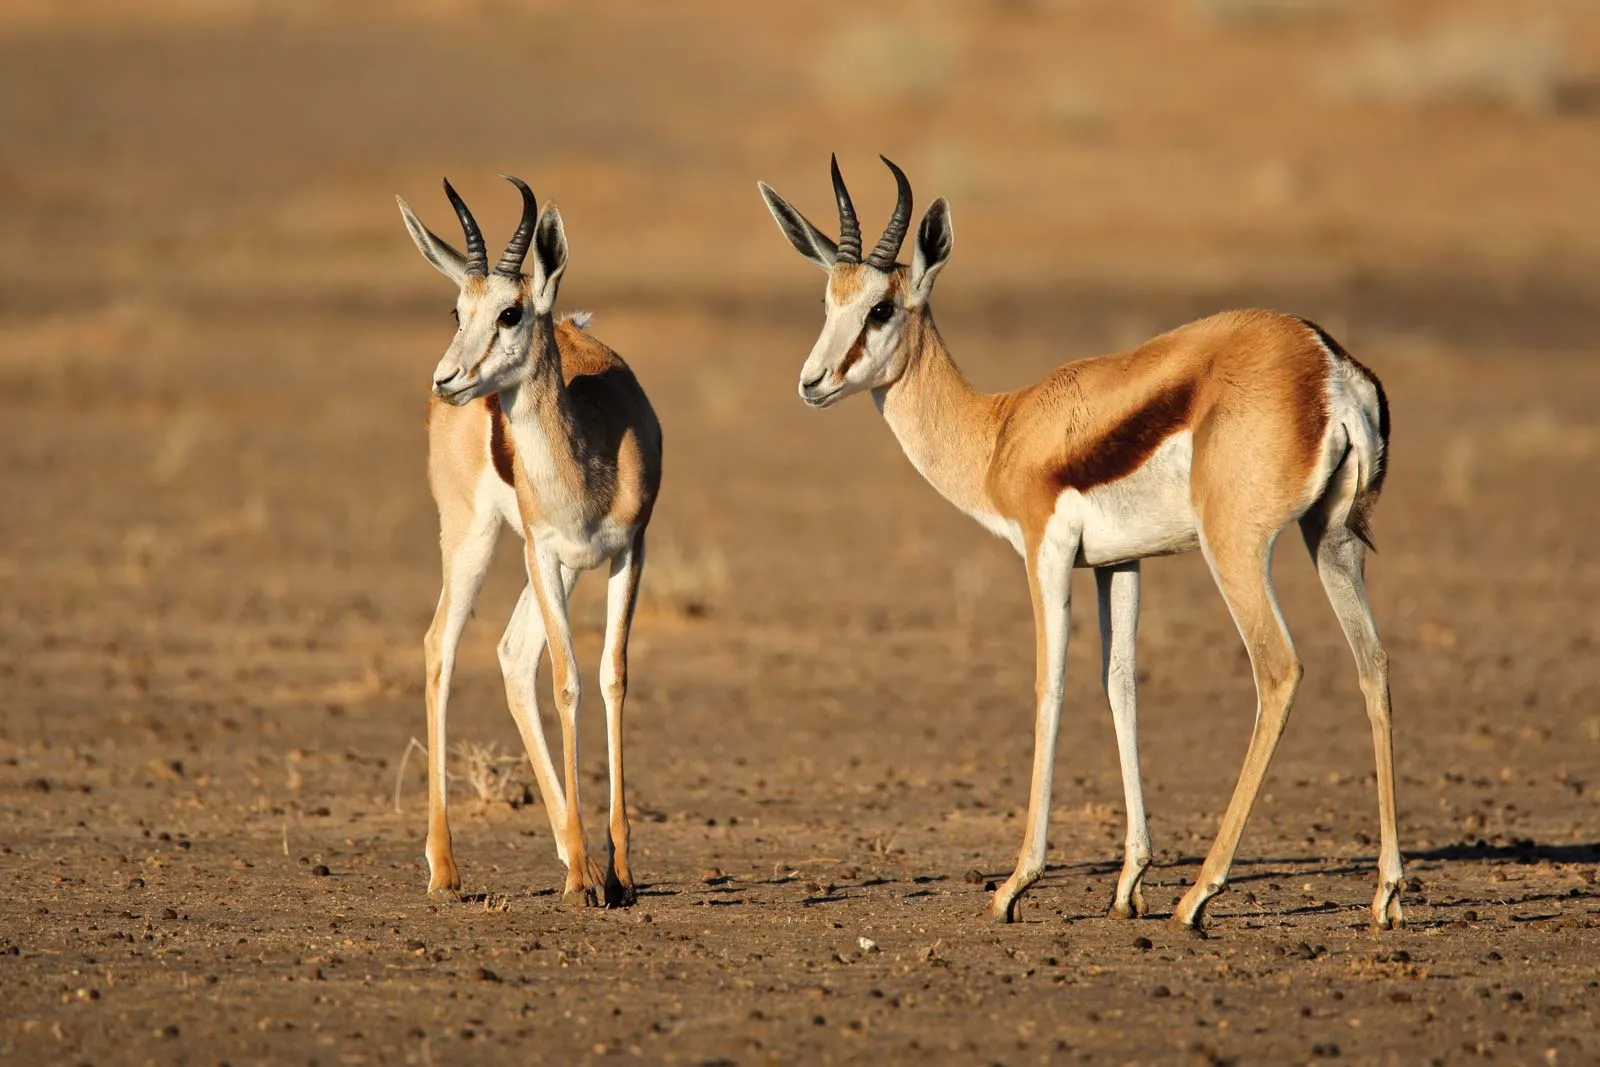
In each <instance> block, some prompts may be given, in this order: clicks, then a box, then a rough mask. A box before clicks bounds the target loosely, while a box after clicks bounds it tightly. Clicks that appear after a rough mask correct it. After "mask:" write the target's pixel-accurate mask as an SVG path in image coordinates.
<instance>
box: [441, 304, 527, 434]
mask: <svg viewBox="0 0 1600 1067" xmlns="http://www.w3.org/2000/svg"><path fill="white" fill-rule="evenodd" d="M454 310H455V317H456V323H457V326H456V335H455V337H453V338H451V340H450V346H449V347H448V348H446V349H445V352H444V358H443V359H441V360H439V365H438V366H437V367H436V368H434V371H433V395H434V396H436V397H438V398H439V399H440V400H443V401H445V402H446V403H449V404H455V405H457V406H460V405H462V404H467V403H470V402H471V401H473V400H476V399H478V398H479V397H481V396H487V395H488V394H490V393H498V392H501V391H503V390H505V389H509V388H511V387H513V386H514V385H516V383H517V381H518V380H519V379H520V378H521V377H522V375H523V373H524V371H525V370H526V368H527V365H528V361H529V360H530V359H532V358H533V357H534V356H535V355H536V353H534V352H533V347H534V345H533V325H534V310H533V298H532V295H531V293H530V292H529V287H528V279H527V278H526V277H517V278H511V277H507V276H505V275H501V274H491V275H489V276H488V277H487V278H468V279H466V281H465V282H464V284H463V285H462V286H461V292H460V293H459V294H458V295H457V296H456V306H455V309H454Z"/></svg>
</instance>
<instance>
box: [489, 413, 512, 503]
mask: <svg viewBox="0 0 1600 1067" xmlns="http://www.w3.org/2000/svg"><path fill="white" fill-rule="evenodd" d="M486 401H487V403H488V405H489V457H490V458H491V459H493V460H494V472H495V473H496V474H498V475H499V476H500V480H501V481H502V482H505V483H506V484H507V485H511V484H513V483H514V482H515V480H516V479H515V477H514V475H513V474H512V470H511V458H512V456H513V455H514V452H513V449H512V445H511V435H510V434H508V433H507V432H506V413H505V412H504V411H501V410H500V394H499V393H490V394H489V395H488V397H487V398H486Z"/></svg>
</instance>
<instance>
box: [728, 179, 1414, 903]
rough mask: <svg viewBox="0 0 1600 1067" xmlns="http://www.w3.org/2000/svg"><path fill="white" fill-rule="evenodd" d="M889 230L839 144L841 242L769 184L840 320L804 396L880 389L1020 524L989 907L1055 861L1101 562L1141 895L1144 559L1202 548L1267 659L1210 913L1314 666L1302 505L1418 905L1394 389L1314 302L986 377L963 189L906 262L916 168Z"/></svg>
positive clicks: (893, 413) (926, 465)
mask: <svg viewBox="0 0 1600 1067" xmlns="http://www.w3.org/2000/svg"><path fill="white" fill-rule="evenodd" d="M884 163H886V164H887V165H888V167H889V169H890V170H891V171H892V172H893V173H894V178H895V182H896V184H897V186H898V189H899V198H898V202H897V204H896V206H895V209H894V214H893V215H892V216H891V217H890V219H889V225H888V228H887V230H886V231H885V233H884V235H883V238H882V239H881V240H880V241H879V242H878V244H877V247H876V248H874V249H873V250H872V252H871V253H870V254H869V255H868V256H867V257H866V259H865V260H863V259H862V258H861V228H860V224H859V223H858V222H857V220H856V213H855V208H854V206H853V205H852V204H851V201H850V194H849V192H848V190H846V188H845V184H844V180H843V179H842V178H841V176H840V174H839V164H838V160H837V159H835V160H834V162H833V192H834V197H835V199H836V200H837V203H838V209H839V241H838V243H837V244H835V243H834V242H833V241H831V240H829V239H828V237H827V236H825V235H824V234H823V233H822V232H821V231H820V230H819V229H817V227H816V226H814V225H812V224H811V223H810V222H809V221H807V220H806V219H805V217H804V216H802V215H801V214H800V213H799V212H798V211H796V210H795V209H794V208H793V207H792V206H790V204H789V203H788V202H787V201H786V200H784V199H783V198H782V197H780V196H779V195H778V194H777V193H775V192H773V191H772V189H771V188H769V187H768V186H767V185H766V184H765V183H758V185H759V188H760V190H761V195H762V197H763V198H764V199H765V200H766V203H767V207H768V209H770V210H771V212H772V215H773V218H775V219H776V220H777V222H778V228H779V229H781V230H782V231H783V235H784V236H785V237H787V238H788V239H789V241H790V243H791V244H793V245H794V247H795V248H796V249H797V250H798V251H799V252H800V254H801V255H802V256H804V257H805V258H807V259H809V260H810V261H811V262H812V263H814V264H816V265H817V266H818V267H821V268H822V269H823V270H824V271H826V272H827V274H828V284H827V288H826V290H825V295H824V297H823V302H824V307H825V311H826V321H825V322H824V324H823V327H822V334H821V336H820V337H818V339H817V342H816V345H815V346H814V347H813V348H812V349H811V355H810V356H809V357H808V358H807V359H806V361H805V365H804V366H803V367H802V368H801V371H800V397H801V399H802V400H804V401H805V402H806V403H807V404H810V405H811V406H812V407H819V408H823V407H829V406H831V405H833V404H835V403H837V402H838V401H840V400H841V399H843V398H844V397H846V396H849V395H850V394H852V393H857V392H860V391H862V390H871V392H872V398H873V401H874V402H875V403H876V404H877V406H878V410H879V411H880V412H881V413H882V414H883V417H884V419H885V420H886V421H887V422H888V424H889V429H890V430H891V431H893V433H894V435H895V436H896V437H897V438H898V439H899V441H900V445H901V447H902V448H903V449H904V450H905V453H906V455H907V457H908V458H909V459H910V460H911V463H912V465H913V466H915V467H916V468H917V470H918V471H919V472H921V474H922V475H923V477H924V478H926V479H927V480H928V481H929V482H930V483H931V484H932V485H933V487H934V488H935V489H937V490H938V491H939V493H940V494H941V495H943V496H944V497H945V499H947V500H949V501H950V502H951V503H952V504H954V505H955V506H956V507H958V508H960V509H961V510H962V511H964V512H966V513H967V514H968V515H971V516H972V517H973V518H975V519H977V520H978V522H979V523H981V524H982V525H983V526H984V527H985V528H986V529H988V530H990V531H991V532H993V533H995V534H998V535H999V536H1000V537H1003V538H1005V539H1006V540H1008V541H1010V542H1011V544H1012V545H1013V546H1014V547H1015V548H1016V550H1017V551H1018V552H1019V553H1020V554H1021V555H1022V558H1023V562H1024V563H1025V564H1026V565H1027V572H1028V584H1029V588H1030V591H1031V593H1032V599H1033V614H1034V626H1035V631H1036V641H1037V667H1036V674H1035V685H1034V689H1035V696H1036V698H1037V709H1038V710H1037V717H1036V721H1035V726H1034V757H1033V780H1032V787H1031V790H1030V792H1029V796H1028V818H1027V827H1026V830H1025V833H1024V835H1023V840H1022V850H1021V855H1020V856H1019V857H1018V860H1017V867H1016V870H1015V872H1014V873H1013V874H1012V875H1011V877H1010V878H1008V879H1007V880H1006V882H1005V884H1004V885H1002V886H1001V887H1000V889H999V890H998V891H997V892H996V893H995V896H994V900H993V902H992V907H991V914H992V915H993V917H994V918H995V919H996V920H998V921H1001V922H1009V921H1010V920H1011V919H1012V918H1013V917H1014V914H1015V908H1016V903H1017V899H1018V897H1019V896H1020V895H1021V894H1022V893H1023V892H1024V891H1025V890H1026V889H1027V888H1028V886H1030V885H1031V884H1032V883H1033V882H1034V881H1036V880H1037V879H1038V878H1039V876H1040V874H1041V873H1043V871H1044V864H1045V830H1046V826H1047V823H1048V820H1049V814H1050V787H1051V776H1052V773H1053V770H1054V767H1055V757H1056V751H1055V745H1056V733H1057V726H1058V724H1059V722H1060V715H1061V701H1062V682H1063V674H1064V671H1065V667H1066V658H1067V657H1066V653H1067V633H1068V626H1067V621H1068V605H1069V593H1070V586H1071V582H1070V578H1071V573H1072V569H1073V568H1074V567H1092V568H1093V569H1094V572H1095V584H1096V587H1097V590H1098V592H1099V601H1100V632H1101V639H1102V642H1103V655H1102V671H1101V678H1102V682H1103V683H1104V686H1105V690H1106V695H1107V698H1108V699H1109V702H1110V704H1111V711H1112V718H1113V721H1114V723H1115V726H1116V735H1117V749H1118V753H1119V756H1120V761H1121V764H1122V781H1123V791H1124V793H1125V796H1126V801H1127V807H1128V833H1127V842H1126V847H1125V851H1124V860H1123V867H1122V873H1121V876H1120V878H1119V879H1118V881H1117V888H1116V893H1115V895H1114V896H1113V898H1112V904H1111V915H1112V916H1113V917H1117V918H1128V917H1132V916H1134V915H1138V914H1143V913H1144V912H1145V905H1144V899H1143V894H1142V892H1141V890H1140V881H1141V879H1142V878H1143V876H1144V872H1145V868H1146V867H1148V866H1149V863H1150V839H1149V832H1148V829H1147V827H1146V823H1145V813H1144V798H1143V795H1142V790H1141V786H1140V782H1139V757H1138V740H1137V727H1136V718H1137V715H1136V707H1135V700H1134V640H1135V629H1136V626H1137V622H1138V615H1139V560H1141V559H1143V558H1145V557H1147V556H1161V555H1168V554H1171V553H1176V552H1184V551H1188V550H1190V549H1193V548H1196V547H1198V548H1199V549H1200V551H1201V554H1202V555H1203V556H1204V557H1205V561H1206V564H1207V566H1209V567H1210V568H1211V574H1212V577H1213V578H1215V580H1216V583H1217V586H1218V588H1220V589H1221V591H1222V596H1223V599H1224V600H1226V601H1227V604H1228V609H1229V610H1230V611H1231V612H1232V614H1233V619H1234V622H1235V624H1236V625H1237V626H1238V628H1239V633H1240V635H1241V636H1242V637H1243V638H1244V643H1245V647H1246V649H1247V650H1248V652H1249V654H1250V663H1251V666H1252V668H1253V669H1254V672H1255V682H1256V694H1257V703H1256V722H1255V730H1254V732H1253V734H1252V735H1251V738H1250V747H1249V750H1248V752H1247V753H1246V755H1245V761H1244V768H1243V770H1242V771H1241V773H1240V775H1239V781H1238V784H1237V785H1236V786H1235V788H1234V792H1233V797H1232V799H1231V800H1230V801H1229V803H1228V810H1227V813H1226V814H1225V815H1224V816H1223V819H1222V825H1221V829H1220V831H1219V832H1218V835H1217V839H1216V841H1215V843H1214V844H1213V845H1212V847H1211V851H1210V853H1209V854H1208V855H1207V856H1206V860H1205V863H1204V865H1203V866H1202V867H1201V869H1200V877H1199V879H1198V881H1197V882H1196V883H1195V885H1194V886H1193V887H1191V888H1190V889H1189V891H1188V892H1187V893H1186V894H1185V895H1184V897H1183V899H1182V900H1181V901H1180V902H1179V904H1178V907H1177V911H1176V913H1175V914H1174V916H1173V918H1174V919H1175V920H1177V921H1178V922H1180V923H1182V924H1184V925H1187V926H1197V925H1198V924H1199V923H1200V921H1201V911H1202V909H1203V908H1204V907H1205V905H1206V902H1207V901H1209V900H1210V899H1211V898H1212V897H1213V896H1215V895H1216V894H1217V893H1219V892H1221V891H1222V889H1223V887H1224V885H1226V883H1227V878H1228V869H1229V867H1230V866H1231V865H1232V862H1233V857H1234V853H1235V851H1236V850H1237V848H1238V846H1239V838H1240V835H1241V834H1242V833H1243V832H1244V827H1245V822H1246V820H1247V819H1248V818H1249V815H1250V809H1251V807H1252V805H1253V804H1254V803H1255V799H1256V794H1257V792H1258V791H1259V790H1260V788H1261V781H1262V778H1263V776H1264V775H1265V774H1266V770H1267V764H1268V762H1269V761H1270V760H1271V758H1272V753H1273V750H1274V749H1275V748H1276V746H1277V743H1278V739H1279V737H1280V736H1281V735H1282V732H1283V727H1284V722H1285V721H1286V719H1287V717H1288V714H1289V705H1290V702H1291V701H1292V700H1293V698H1294V693H1295V689H1296V687H1297V686H1298V684H1299V682H1300V676H1301V673H1302V670H1301V666H1300V660H1299V659H1298V658H1297V657H1296V655H1295V651H1294V646H1293V644H1292V643H1291V642H1290V639H1289V633H1288V631H1287V629H1286V628H1285V627H1284V623H1283V617H1282V615H1281V614H1280V613H1279V611H1278V604H1277V599H1276V597H1275V596H1274V594H1273V589H1272V579H1271V575H1270V573H1269V569H1268V564H1269V562H1270V559H1271V555H1272V547H1273V543H1274V542H1275V541H1276V539H1277V537H1278V534H1279V533H1280V532H1282V530H1283V529H1284V527H1286V526H1287V525H1289V523H1291V522H1294V521H1297V520H1298V522H1299V523H1300V529H1301V532H1302V534H1303V535H1304V537H1305V542H1306V545H1307V547H1308V548H1309V549H1310V550H1311V555H1312V557H1313V558H1314V559H1315V561H1316V565H1317V571H1318V573H1319V574H1320V575H1321V578H1322V585H1323V588H1324V589H1325V590H1326V591H1327V594H1328V599H1329V600H1330V601H1331V602H1332V604H1333V610H1334V612H1335V614H1337V615H1338V617H1339V622H1340V625H1341V626H1342V627H1343V628H1344V632H1345V636H1346V637H1347V638H1348V639H1349V642H1350V647H1351V649H1352V650H1353V651H1354V653H1355V660H1356V669H1357V671H1358V672H1359V675H1360V679H1361V690H1362V693H1363V694H1364V696H1365V699H1366V706H1367V715H1368V717H1369V719H1370V720H1371V725H1372V737H1373V744H1374V747H1375V748H1376V751H1377V768H1378V773H1377V779H1378V812H1379V822H1380V826H1381V831H1382V843H1381V854H1380V856H1379V874H1378V890H1377V894H1376V895H1375V896H1374V897H1373V901H1372V916H1373V919H1374V920H1375V921H1376V923H1377V924H1378V926H1380V927H1389V926H1392V925H1393V924H1395V923H1397V922H1399V921H1400V920H1401V910H1400V900H1399V887H1400V882H1401V877H1402V872H1401V860H1400V847H1399V843H1398V840H1397V835H1396V830H1395V801H1394V766H1393V746H1392V743H1391V740H1390V726H1389V682H1388V659H1387V656H1386V655H1385V653H1384V651H1383V647H1382V646H1381V645H1380V644H1379V643H1378V635H1377V631H1376V629H1375V628H1374V626H1373V621H1372V612H1371V609H1370V608H1369V607H1368V604H1367V596H1366V591H1365V586H1364V580H1363V561H1364V559H1365V550H1366V548H1367V547H1369V546H1370V544H1371V540H1370V536H1369V533H1368V521H1369V519H1370V516H1371V513H1372V508H1373V505H1374V504H1375V502H1376V501H1377V498H1378V492H1379V490H1380V489H1381V488H1382V485H1383V478H1384V457H1385V453H1386V450H1387V446H1388V438H1389V414H1388V406H1387V402H1386V400H1385V399H1384V394H1383V388H1382V386H1380V385H1379V384H1378V379H1377V378H1376V377H1374V376H1373V374H1372V372H1371V371H1369V370H1367V369H1366V368H1365V367H1363V366H1362V365H1361V364H1359V363H1357V362H1356V361H1355V360H1354V359H1352V358H1351V357H1350V355H1349V354H1348V353H1347V352H1345V350H1344V349H1343V348H1341V347H1340V346H1339V344H1338V342H1336V341H1334V340H1333V338H1332V337H1330V336H1328V334H1326V333H1325V332H1323V330H1321V329H1320V328H1319V327H1317V326H1315V325H1314V324H1312V323H1310V322H1307V321H1306V320H1304V319H1296V318H1289V317H1287V316H1284V315H1277V314H1273V313H1270V312H1265V311H1231V312H1226V313H1223V314H1220V315H1214V316H1212V317H1211V318H1208V319H1202V320H1201V321H1199V322H1195V323H1191V324H1189V325H1187V326H1183V327H1180V328H1178V329H1176V330H1173V331H1171V332H1170V333H1166V334H1162V335H1161V336H1160V337H1156V338H1154V339H1152V340H1150V341H1147V342H1145V343H1144V344H1142V345H1140V346H1139V347H1138V348H1135V349H1134V350H1132V351H1130V352H1123V353H1119V354H1117V355H1110V356H1102V357H1099V358H1096V359H1084V360H1077V361H1074V362H1071V363H1067V364H1065V365H1064V366H1061V367H1058V368H1057V369H1056V370H1054V371H1052V372H1051V373H1050V374H1049V375H1048V376H1047V377H1046V378H1045V379H1044V380H1043V381H1042V382H1039V383H1038V384H1036V385H1031V386H1027V387H1025V388H1023V389H1019V390H1017V391H1016V392H1012V393H1002V394H999V395H993V396H989V395H983V394H980V393H978V392H976V391H975V390H974V389H973V388H972V387H971V386H970V385H968V384H967V382H966V380H965V379H964V378H963V377H962V376H961V372H960V371H959V370H957V369H956V365H955V363H954V361H953V360H952V359H951V357H950V352H949V349H947V348H946V347H945V344H944V341H943V339H942V338H941V337H940V336H939V331H938V329H937V328H936V327H935V326H934V324H933V314H932V311H931V310H930V308H929V305H928V300H929V297H930V296H931V295H932V293H933V283H934V280H935V279H936V278H937V277H938V275H939V271H940V270H941V269H943V267H944V265H945V263H946V262H947V261H948V260H949V258H950V250H951V247H952V244H953V231H952V228H951V222H950V207H949V205H948V204H947V203H946V202H945V200H944V199H943V198H940V199H938V200H935V201H934V202H933V204H932V206H931V207H929V208H928V212H927V214H926V215H925V216H923V219H922V222H921V224H920V225H919V226H918V227H917V235H916V241H915V245H914V248H913V252H912V257H911V265H910V266H909V267H907V266H905V265H903V264H900V263H897V262H896V261H895V260H896V257H897V256H898V254H899V251H900V246H901V244H902V243H903V242H904V239H905V235H906V230H907V226H908V224H909V222H910V220H911V186H910V183H909V182H907V180H906V176H905V174H904V173H902V172H901V170H900V168H899V167H896V166H895V165H894V164H893V163H890V162H889V161H888V160H887V159H885V160H884Z"/></svg>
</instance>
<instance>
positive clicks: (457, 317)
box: [450, 308, 461, 326]
mask: <svg viewBox="0 0 1600 1067" xmlns="http://www.w3.org/2000/svg"><path fill="white" fill-rule="evenodd" d="M450 317H451V318H452V319H455V320H456V325H457V326H460V325H461V312H459V311H457V310H456V309H455V308H451V309H450Z"/></svg>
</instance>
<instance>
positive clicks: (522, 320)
mask: <svg viewBox="0 0 1600 1067" xmlns="http://www.w3.org/2000/svg"><path fill="white" fill-rule="evenodd" d="M506 180H507V181H509V182H510V183H511V184H513V185H515V186H516V187H517V189H518V191H519V192H521V193H522V221H521V222H520V223H519V224H518V226H517V231H516V233H514V234H512V235H511V240H510V242H509V243H508V244H507V245H506V250H505V252H504V253H502V254H501V256H500V262H498V263H496V264H495V267H494V270H492V271H491V270H490V269H489V256H488V253H487V252H486V251H485V249H484V244H483V231H482V230H480V229H479V228H478V223H477V220H476V219H474V218H473V217H472V212H471V211H470V210H468V209H467V205H466V203H465V202H464V201H463V200H462V199H461V197H460V196H459V195H458V194H457V193H456V191H455V189H454V188H452V187H451V185H450V182H449V181H448V180H447V181H446V182H445V183H444V194H445V196H447V197H449V198H450V205H451V206H452V207H453V208H455V212H456V217H457V218H458V219H460V220H461V230H462V233H463V234H465V236H466V241H467V251H466V254H465V255H462V254H461V253H460V252H457V251H456V250H455V249H454V248H452V247H451V246H450V245H449V244H448V243H446V242H445V241H444V240H442V239H440V238H439V237H438V236H436V235H435V234H434V233H432V232H431V231H430V230H429V229H428V228H427V227H426V226H424V225H423V224H422V223H421V222H420V221H418V219H417V216H416V214H415V213H414V212H413V211H412V210H411V207H410V205H408V204H407V203H406V202H405V201H404V200H400V198H399V197H396V198H395V199H396V200H397V201H398V202H399V204H400V215H401V217H402V218H403V219H404V220H405V224H406V230H407V231H408V232H409V233H410V234H411V239H412V240H413V241H415V242H416V244H417V250H418V251H419V252H421V253H422V258H424V259H426V260H427V261H428V262H429V263H431V264H433V267H434V269H435V270H437V271H438V272H439V273H440V274H443V275H444V276H445V277H446V278H449V279H450V280H451V281H453V282H455V283H456V285H457V286H458V287H459V290H460V291H459V292H458V293H457V294H456V304H455V307H454V309H452V310H453V314H454V315H455V320H456V334H455V337H453V338H451V340H450V346H449V347H448V348H446V349H445V352H444V358H442V359H440V360H439V366H438V367H437V368H435V369H434V372H433V395H434V396H436V397H438V398H439V399H441V400H444V401H445V402H447V403H450V404H455V405H457V406H460V405H462V404H466V403H468V402H469V401H472V400H476V399H477V398H478V397H481V396H486V395H488V394H490V393H498V392H502V391H504V390H506V389H510V388H513V387H515V386H516V385H517V384H519V383H520V382H521V381H522V380H523V378H524V376H525V375H526V373H527V371H528V369H529V367H530V366H532V365H533V363H534V361H537V360H540V359H547V358H550V359H559V358H560V356H559V354H558V353H557V352H556V348H555V340H554V334H553V333H552V332H551V318H550V314H551V309H552V308H554V306H555V301H556V290H557V289H558V288H559V287H560V284H561V274H562V272H563V271H564V270H566V268H567V234H566V230H565V228H564V227H563V226H562V223H561V212H559V211H557V210H556V206H555V205H554V204H549V205H546V207H545V209H544V211H543V213H540V211H539V203H538V201H537V200H536V199H534V195H533V190H532V189H529V188H528V185H527V183H526V182H524V181H523V180H522V179H521V178H513V177H511V176H510V175H507V176H506ZM530 245H531V246H532V249H533V271H532V273H531V275H530V274H525V273H523V269H522V268H523V261H524V260H525V259H526V258H527V255H528V250H529V246H530Z"/></svg>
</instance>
